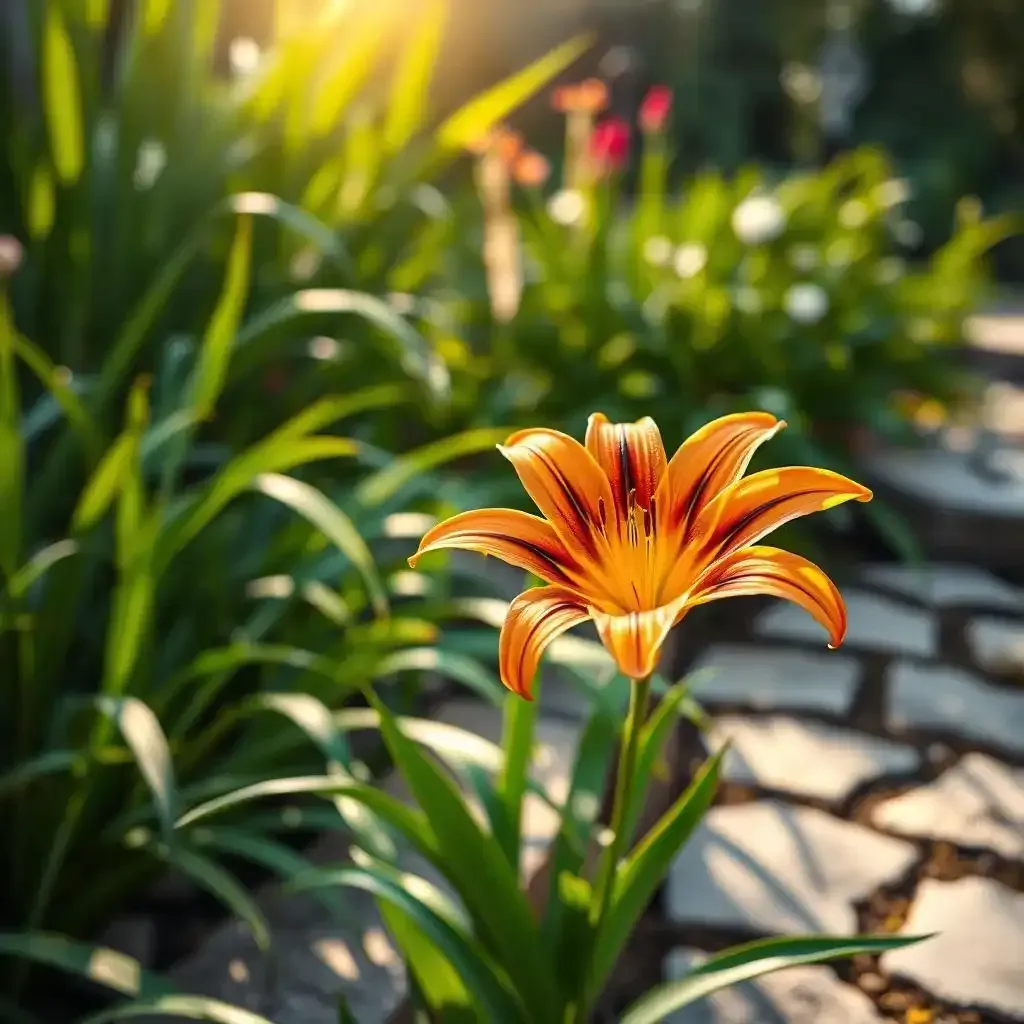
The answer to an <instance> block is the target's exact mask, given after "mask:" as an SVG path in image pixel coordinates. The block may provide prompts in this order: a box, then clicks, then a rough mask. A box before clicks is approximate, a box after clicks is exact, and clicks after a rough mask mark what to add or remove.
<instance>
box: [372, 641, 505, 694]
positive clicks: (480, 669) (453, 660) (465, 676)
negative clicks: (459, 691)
mask: <svg viewBox="0 0 1024 1024" xmlns="http://www.w3.org/2000/svg"><path fill="white" fill-rule="evenodd" d="M413 671H420V672H436V673H437V674H438V675H440V676H444V677H445V678H446V679H451V680H453V681H454V682H457V683H462V685H463V686H465V687H467V688H468V689H470V690H472V691H473V692H474V693H475V694H476V695H477V696H479V697H482V698H483V699H484V700H486V701H487V702H488V703H489V704H494V705H498V704H500V703H501V701H502V700H504V698H505V695H506V694H507V693H508V690H506V689H505V687H504V686H502V685H501V681H500V680H499V679H498V676H497V675H496V674H495V673H494V672H493V671H491V670H489V669H487V668H485V667H484V666H483V665H482V664H481V663H480V662H479V661H477V659H476V658H471V657H469V656H468V655H466V654H460V653H459V652H458V651H446V650H443V649H442V648H438V647H409V648H406V649H405V650H402V651H396V652H395V653H394V654H389V655H387V657H385V658H384V660H383V661H382V662H381V666H380V675H382V676H385V675H390V674H391V673H393V672H413Z"/></svg>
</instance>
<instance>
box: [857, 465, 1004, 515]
mask: <svg viewBox="0 0 1024 1024" xmlns="http://www.w3.org/2000/svg"><path fill="white" fill-rule="evenodd" d="M866 464H867V466H868V467H869V469H870V472H871V474H872V475H873V476H875V477H877V478H878V479H880V480H882V481H884V482H885V483H886V484H887V485H888V486H890V487H892V488H893V489H894V490H897V491H899V492H901V493H903V494H906V495H908V496H910V497H912V498H915V499H916V500H917V501H919V502H921V503H922V504H927V505H938V506H939V507H940V508H943V509H950V510H954V511H959V512H970V513H974V514H978V513H980V514H982V515H991V516H999V517H1005V518H1007V519H1021V518H1024V480H1020V479H1014V478H1012V477H1011V478H1010V479H1007V480H993V479H990V478H989V477H987V476H982V475H980V474H979V473H978V472H977V471H976V470H975V468H974V467H973V466H972V465H971V464H970V463H969V462H968V460H967V459H965V458H964V457H963V455H961V454H959V453H957V452H951V451H945V450H943V449H940V448H935V449H925V450H920V449H906V450H904V449H893V450H889V451H882V452H880V453H878V454H876V455H873V456H872V457H870V458H869V459H868V460H867V461H866Z"/></svg>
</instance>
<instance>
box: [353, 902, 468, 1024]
mask: <svg viewBox="0 0 1024 1024" xmlns="http://www.w3.org/2000/svg"><path fill="white" fill-rule="evenodd" d="M377 909H378V910H379V912H380V916H381V920H382V921H383V922H384V927H385V928H387V930H388V933H389V934H390V935H391V936H392V938H393V939H394V941H395V945H397V946H398V949H399V950H400V951H401V954H402V959H403V960H405V962H406V964H407V965H408V968H409V970H410V972H411V973H412V980H413V981H414V982H415V985H416V995H417V997H418V999H417V1002H420V1001H422V1003H424V1004H425V1006H426V1009H427V1010H428V1011H429V1013H430V1014H431V1015H432V1016H433V1017H434V1018H435V1019H436V1020H444V1021H451V1022H452V1024H475V1022H476V1021H478V1020H479V1019H480V1013H481V1011H480V1006H479V1001H478V1000H475V999H474V998H473V995H472V993H471V992H470V990H469V989H468V988H467V987H466V985H465V983H464V982H463V980H462V978H461V977H460V975H459V972H458V971H457V970H456V969H455V968H454V967H452V965H451V964H450V963H449V962H448V960H447V959H446V958H445V955H444V953H442V952H441V950H440V949H439V948H438V946H437V945H436V944H435V943H434V940H433V939H432V938H431V937H430V935H429V934H427V932H425V931H424V930H423V929H422V928H418V927H417V926H416V923H415V921H414V920H413V918H412V917H410V916H409V915H408V914H406V913H404V912H403V911H401V910H399V909H398V907H396V906H395V905H394V904H392V903H386V902H384V901H383V900H378V901H377ZM340 1024H358V1021H356V1020H355V1018H354V1017H351V1016H349V1017H345V1018H343V1019H342V1021H341V1022H340Z"/></svg>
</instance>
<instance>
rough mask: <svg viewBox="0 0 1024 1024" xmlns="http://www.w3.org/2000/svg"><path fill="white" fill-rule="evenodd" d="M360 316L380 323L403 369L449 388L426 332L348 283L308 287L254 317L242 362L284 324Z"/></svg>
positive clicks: (242, 336) (435, 387)
mask: <svg viewBox="0 0 1024 1024" xmlns="http://www.w3.org/2000/svg"><path fill="white" fill-rule="evenodd" d="M345 315H350V316H358V317H360V318H361V319H363V320H365V321H366V322H367V323H369V324H371V325H372V326H374V327H376V328H377V330H378V331H379V333H380V336H381V337H382V338H384V339H385V340H387V341H388V342H390V343H391V346H392V355H393V356H394V357H395V359H396V360H397V362H398V365H399V367H400V368H401V369H402V371H403V372H405V373H407V374H408V375H409V376H410V377H412V378H413V379H414V380H419V381H422V382H423V383H425V384H426V385H427V387H428V388H429V389H430V391H431V392H432V393H433V394H434V395H435V397H439V398H440V397H444V396H446V395H447V394H448V390H449V386H450V383H451V382H450V380H449V377H448V369H447V367H446V366H445V364H444V362H443V361H442V360H441V359H440V358H439V357H438V356H437V354H436V353H435V352H434V350H433V348H432V346H431V345H430V343H429V342H428V341H427V339H426V338H424V337H423V335H422V334H421V333H420V332H419V331H417V330H416V329H415V328H414V327H413V326H412V325H411V324H409V322H408V321H407V320H405V319H404V318H403V317H401V316H399V314H398V313H396V312H395V311H394V310H393V309H392V308H391V307H390V306H389V305H388V304H387V303H386V302H384V301H383V300H382V299H378V298H377V297H376V296H373V295H368V294H366V293H365V292H357V291H352V290H351V289H346V288H307V289H306V290H304V291H300V292H295V293H294V294H293V295H290V296H288V298H286V299H282V300H281V301H280V302H277V303H275V304H274V305H273V306H271V307H270V308H269V309H268V310H266V311H265V312H263V313H262V314H260V316H258V317H255V318H254V319H252V320H251V321H250V322H249V323H248V324H246V325H245V327H244V328H243V329H242V330H241V331H240V332H239V334H238V349H239V351H240V353H241V354H242V357H243V361H242V363H241V365H246V364H245V362H244V360H248V363H249V365H252V363H253V362H254V361H255V360H256V357H257V356H259V355H261V353H262V350H264V349H265V348H266V347H267V346H268V344H269V342H271V341H273V340H274V339H275V338H276V337H277V336H278V335H279V334H280V332H281V331H282V330H283V329H284V328H291V327H294V326H295V325H297V324H299V323H301V321H303V320H307V319H310V318H314V317H320V318H323V317H330V318H332V322H333V318H335V317H339V316H345Z"/></svg>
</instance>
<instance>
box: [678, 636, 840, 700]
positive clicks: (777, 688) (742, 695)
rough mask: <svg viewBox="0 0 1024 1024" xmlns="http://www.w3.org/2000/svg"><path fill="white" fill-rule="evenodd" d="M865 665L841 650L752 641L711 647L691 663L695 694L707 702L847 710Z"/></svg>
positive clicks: (689, 676) (690, 677)
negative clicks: (801, 648) (790, 648)
mask: <svg viewBox="0 0 1024 1024" xmlns="http://www.w3.org/2000/svg"><path fill="white" fill-rule="evenodd" d="M859 676H860V666H859V665H858V664H857V660H856V658H853V657H851V656H850V655H848V654H844V653H842V652H839V651H825V652H824V653H821V654H816V653H811V652H808V651H786V650H778V649H775V648H771V647H757V646H755V645H752V644H746V645H743V646H740V645H738V644H737V645H731V644H720V645H716V646H714V647H709V648H708V649H707V650H706V651H705V652H704V653H703V654H702V655H701V656H700V657H699V658H698V659H697V660H696V661H695V662H694V665H693V667H692V668H691V669H690V672H689V675H688V678H689V679H690V680H691V682H692V690H691V692H692V693H693V696H694V697H695V698H696V699H697V700H699V701H701V702H703V703H706V704H709V705H714V704H715V703H716V702H727V703H737V704H745V705H747V706H748V707H751V708H755V709H757V710H766V711H767V710H775V709H792V710H795V711H820V712H825V713H827V714H832V715H845V714H847V713H848V712H849V710H850V707H851V705H852V704H853V698H854V694H855V692H856V688H857V681H858V678H859Z"/></svg>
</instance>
